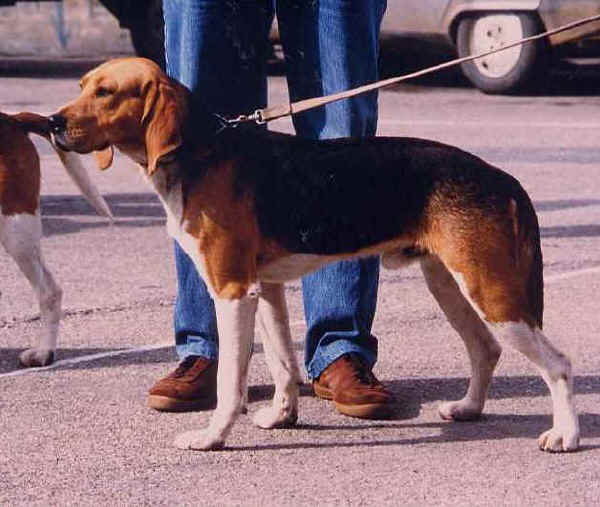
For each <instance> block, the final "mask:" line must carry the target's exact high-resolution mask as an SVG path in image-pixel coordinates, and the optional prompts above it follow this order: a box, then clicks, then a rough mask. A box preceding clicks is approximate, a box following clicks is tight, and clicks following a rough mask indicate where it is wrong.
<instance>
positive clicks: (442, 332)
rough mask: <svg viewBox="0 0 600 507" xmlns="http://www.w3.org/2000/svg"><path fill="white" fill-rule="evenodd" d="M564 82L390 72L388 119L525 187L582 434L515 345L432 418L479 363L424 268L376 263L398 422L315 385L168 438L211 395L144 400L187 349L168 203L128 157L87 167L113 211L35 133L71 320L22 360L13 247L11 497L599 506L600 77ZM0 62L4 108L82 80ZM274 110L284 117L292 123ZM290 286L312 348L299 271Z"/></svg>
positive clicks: (4, 333) (255, 381)
mask: <svg viewBox="0 0 600 507" xmlns="http://www.w3.org/2000/svg"><path fill="white" fill-rule="evenodd" d="M578 75H580V76H582V75H583V74H578ZM552 79H553V80H552V81H551V85H550V87H549V88H548V87H546V91H545V92H543V93H541V92H540V93H536V94H534V95H528V96H527V95H524V96H516V97H492V96H485V95H483V94H481V93H479V92H477V91H475V90H473V89H471V88H469V87H468V86H466V85H465V84H464V82H462V81H458V82H457V81H456V80H455V79H453V78H452V76H451V75H450V76H449V77H448V75H446V77H444V76H442V77H440V78H436V79H431V80H429V81H420V82H419V83H411V84H408V85H404V86H401V87H397V88H395V89H392V90H386V91H384V92H382V93H381V95H380V127H379V133H380V134H382V135H403V136H414V137H425V138H430V139H436V140H439V141H443V142H447V143H450V144H454V145H457V146H460V147H461V148H463V149H467V150H469V151H472V152H474V153H476V154H477V155H480V156H482V157H483V158H485V159H486V160H488V161H490V162H492V163H494V164H496V165H498V166H500V167H502V168H504V169H505V170H507V171H508V172H510V173H511V174H513V175H514V176H516V177H517V178H518V179H519V180H520V181H521V182H522V184H523V186H524V187H525V189H526V190H527V191H528V192H529V193H530V195H531V197H532V199H533V201H534V204H535V207H536V210H537V212H538V213H539V220H540V225H541V235H542V248H543V254H544V268H545V281H546V287H545V296H546V305H545V307H546V310H545V322H544V329H545V332H546V334H547V335H548V337H549V338H550V339H551V340H552V341H553V343H554V344H556V345H557V346H558V347H559V348H560V349H561V350H563V351H564V352H565V353H567V354H568V355H569V356H570V357H571V358H572V361H573V364H574V372H575V392H576V404H577V407H578V410H579V412H580V414H581V433H582V441H581V449H580V450H579V451H578V452H575V453H570V454H546V453H543V452H541V451H539V450H538V449H537V444H536V438H537V436H538V435H539V434H540V433H541V432H543V431H544V430H546V429H547V428H548V427H549V426H550V425H551V402H550V397H549V393H548V389H547V388H546V386H545V384H544V383H543V381H542V380H541V378H540V376H539V375H538V372H537V371H536V370H535V368H534V367H533V366H532V365H531V364H529V363H528V362H527V361H526V360H525V359H524V358H523V357H521V356H520V355H519V354H518V353H516V352H514V351H512V350H510V349H505V350H504V353H503V355H502V358H501V360H500V364H499V366H498V368H497V370H496V375H495V377H494V381H493V383H492V386H491V389H490V398H489V401H488V403H487V405H486V409H485V415H484V416H483V417H482V419H481V420H479V421H475V422H469V423H449V422H446V421H442V420H441V419H440V418H439V417H438V415H437V406H438V404H439V403H440V401H443V400H450V399H458V398H460V397H462V395H463V394H464V392H465V390H466V386H467V380H468V376H469V365H468V360H467V357H466V353H465V351H464V349H463V346H462V343H461V341H460V339H459V338H458V336H456V334H455V332H454V331H453V330H452V329H451V327H450V326H449V324H448V323H447V322H446V320H445V318H444V317H443V315H442V313H441V311H440V310H439V308H437V307H436V304H435V302H434V300H433V298H432V297H431V296H430V295H429V294H428V292H427V290H426V288H425V285H424V281H423V278H422V275H421V274H420V272H419V270H418V267H416V266H415V267H410V268H408V269H406V270H404V271H385V270H383V271H382V276H381V287H380V293H379V302H378V310H377V316H376V320H375V324H374V333H375V334H376V335H377V336H378V338H379V361H378V363H377V365H376V367H375V372H376V374H377V376H378V377H379V378H380V379H381V380H382V381H383V382H384V383H385V384H386V385H387V386H388V387H389V388H390V389H391V390H392V391H393V393H394V395H395V397H396V404H395V409H394V416H393V417H392V419H390V420H386V421H364V420H356V419H350V418H345V417H343V416H341V415H338V414H336V413H335V412H334V410H333V408H332V407H331V406H330V404H329V403H328V402H324V401H320V400H318V399H317V398H315V397H314V396H313V395H312V393H311V389H310V387H309V386H308V384H306V385H305V386H304V387H303V389H302V397H301V400H300V415H299V423H298V425H297V426H296V427H295V428H292V429H285V430H273V431H264V430H259V429H257V428H255V427H254V426H253V425H252V424H251V421H250V418H249V417H248V416H242V417H240V420H239V422H238V423H237V424H236V426H235V427H234V429H233V431H232V434H231V436H230V438H229V440H228V441H227V448H226V449H225V450H223V451H218V452H209V453H203V452H182V451H179V450H177V449H175V448H174V447H173V446H172V441H173V439H174V437H175V435H176V434H177V433H178V432H180V431H185V430H188V429H191V428H198V427H202V426H204V425H205V424H206V423H207V421H208V418H209V413H208V412H197V413H191V414H163V413H158V412H154V411H152V410H150V409H148V408H147V407H146V405H145V403H146V393H147V389H148V388H149V387H150V386H151V385H152V383H153V382H154V381H155V380H156V379H157V378H159V377H160V376H162V375H165V374H166V373H167V372H169V371H170V370H171V369H172V368H174V366H175V365H176V361H175V355H174V350H173V347H172V322H171V315H172V311H173V307H172V305H173V297H174V289H175V274H174V266H173V255H172V243H171V241H170V240H169V239H168V238H167V236H166V233H165V229H164V225H165V218H164V213H163V211H162V208H161V206H160V204H159V202H158V200H157V199H156V197H155V196H154V195H153V194H152V193H151V191H150V189H149V188H148V187H147V186H146V185H145V183H144V182H143V181H142V179H141V177H140V176H139V175H138V173H137V170H136V168H135V167H134V166H133V164H131V163H130V162H129V161H127V160H126V159H124V158H123V157H118V158H117V160H116V163H115V164H114V166H113V168H111V169H110V170H108V171H106V172H104V173H99V172H96V171H94V172H93V177H94V180H95V181H96V182H97V184H98V186H99V187H100V189H101V190H102V192H103V193H104V194H105V195H106V197H107V199H108V202H109V204H110V206H111V208H112V210H113V212H114V214H115V216H116V222H115V224H114V225H109V224H108V223H107V222H106V220H104V219H102V218H100V217H97V216H96V215H95V214H94V213H93V211H92V210H91V209H90V208H89V206H88V205H87V204H86V203H85V202H84V201H83V199H82V198H81V197H80V196H79V195H78V194H77V192H76V189H75V187H74V186H73V184H72V183H71V182H70V181H69V179H68V177H67V176H66V174H65V173H64V171H63V170H62V168H61V167H60V165H59V163H58V161H57V159H56V157H55V156H54V155H53V154H52V152H51V151H50V149H49V148H48V147H47V146H46V145H45V144H44V142H38V141H36V145H37V146H38V147H39V151H40V154H41V157H42V163H43V189H42V191H43V196H42V210H43V225H44V240H43V251H44V255H45V258H46V260H47V263H48V265H49V266H50V268H51V269H52V271H53V273H54V274H55V277H56V278H57V280H58V281H59V283H60V284H61V285H62V287H63V289H64V299H63V307H64V319H63V322H62V327H61V334H60V343H59V351H58V360H59V361H58V362H57V363H56V364H55V365H53V366H52V367H51V368H48V369H45V370H43V369H38V370H23V369H19V368H18V367H17V356H18V354H19V353H20V352H21V351H22V350H23V349H24V348H26V347H27V346H28V345H30V344H33V343H34V342H35V340H36V336H37V333H38V332H39V329H40V326H39V321H38V318H37V315H38V309H37V305H36V301H35V298H34V295H33V294H32V292H31V290H30V288H29V286H28V285H27V283H26V281H25V280H24V278H23V277H22V276H21V275H20V273H19V272H18V271H17V269H16V267H15V265H14V263H13V262H12V260H11V259H9V258H8V256H7V255H6V254H5V253H4V252H0V290H1V291H2V296H1V298H0V505H7V506H8V505H10V506H13V505H44V506H46V505H92V504H94V505H308V504H313V505H314V504H316V505H363V504H364V505H415V506H416V505H461V506H462V505H482V506H483V505H528V506H538V505H539V506H542V505H543V506H559V505H560V506H562V505H564V506H573V505H586V506H587V505H589V506H592V505H598V503H599V499H600V374H599V371H600V340H599V339H598V319H599V317H598V314H599V309H600V306H599V303H598V292H599V290H600V144H599V142H598V133H599V131H600V120H599V119H598V110H599V109H600V98H599V97H598V96H597V93H596V91H595V90H591V89H590V88H591V85H590V83H594V82H595V83H596V84H598V83H599V82H600V80H598V79H597V77H596V78H594V79H596V81H594V80H593V79H592V80H591V81H590V80H589V79H587V78H584V77H582V78H577V79H573V78H572V76H571V77H565V76H564V75H562V74H559V75H556V76H554V78H552ZM0 80H1V83H2V86H1V87H0V110H2V111H7V112H14V111H19V110H32V111H37V112H42V113H50V112H53V111H55V110H56V109H57V108H58V107H59V106H60V105H61V104H63V103H64V102H66V101H67V100H70V99H71V98H73V97H74V96H75V95H76V94H77V92H78V86H77V78H76V77H75V76H74V75H67V76H65V75H59V76H53V77H43V76H41V75H31V76H26V75H19V76H14V75H12V76H11V75H6V74H5V75H3V76H2V77H1V78H0ZM561 80H562V81H561ZM270 84H271V103H272V104H275V103H279V102H282V101H283V100H284V97H285V82H284V79H283V78H282V77H280V76H273V77H271V78H270ZM545 84H548V83H545ZM597 89H598V88H596V90H597ZM272 127H273V128H275V129H278V130H283V131H291V124H290V122H289V121H287V120H282V121H278V122H276V123H275V124H273V126H272ZM86 163H87V164H88V166H89V167H90V169H91V170H92V165H93V164H92V160H91V159H86ZM357 205H360V203H357ZM287 297H288V301H289V304H290V312H291V321H292V332H293V335H294V339H295V344H296V348H297V355H298V358H299V360H302V355H303V353H302V347H303V332H304V330H305V326H304V322H303V313H302V300H301V292H300V285H299V283H298V282H294V283H291V284H289V286H288V287H287ZM249 383H250V405H249V410H250V413H252V412H254V411H255V410H256V409H257V408H258V407H260V406H262V405H263V404H265V403H268V402H269V398H270V397H271V396H272V393H273V389H272V382H271V380H270V378H269V374H268V372H267V369H266V364H265V361H264V357H263V351H262V346H261V343H260V336H258V337H257V342H256V344H255V354H254V357H253V360H252V364H251V369H250V382H249Z"/></svg>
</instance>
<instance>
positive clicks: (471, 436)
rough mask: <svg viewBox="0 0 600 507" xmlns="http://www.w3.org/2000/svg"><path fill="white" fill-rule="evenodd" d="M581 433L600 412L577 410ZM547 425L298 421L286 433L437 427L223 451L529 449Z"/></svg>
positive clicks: (495, 418)
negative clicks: (513, 444) (405, 434)
mask: <svg viewBox="0 0 600 507" xmlns="http://www.w3.org/2000/svg"><path fill="white" fill-rule="evenodd" d="M580 424H581V435H582V438H583V439H586V438H598V437H600V414H595V413H583V414H580ZM550 425H551V416H549V415H547V416H546V415H504V414H489V415H486V416H484V417H482V418H481V419H480V420H479V421H475V422H463V423H457V422H444V421H440V422H435V423H402V424H397V423H392V424H386V423H382V422H377V421H373V422H372V423H361V424H358V425H350V424H344V425H339V426H337V425H328V426H324V425H310V424H299V425H297V426H295V427H293V428H291V429H288V430H287V431H288V434H290V435H291V436H292V437H293V435H294V434H295V433H296V432H298V433H299V432H302V431H306V430H310V431H317V432H319V431H320V432H323V431H335V432H336V433H339V432H340V431H344V430H354V431H356V430H361V429H362V430H368V429H373V430H375V429H378V428H381V429H398V430H403V429H404V430H411V431H412V430H415V429H416V430H419V429H423V430H428V429H429V430H431V429H439V431H440V433H439V434H438V435H427V436H423V437H415V438H400V439H386V440H377V439H376V436H375V435H373V436H372V437H371V438H369V439H361V440H360V441H357V440H350V441H347V442H343V441H342V442H340V441H339V439H338V440H337V441H335V442H322V441H319V442H314V443H312V442H310V443H307V442H298V443H289V444H286V443H281V444H267V445H256V446H235V447H234V446H231V447H226V448H225V449H224V450H225V451H279V450H286V449H287V450H290V449H331V448H340V447H381V446H399V445H415V444H440V443H446V442H448V443H450V442H461V441H464V442H469V441H485V440H504V439H509V438H510V439H514V438H524V439H527V440H529V441H528V442H526V445H529V446H531V448H532V449H536V448H537V441H536V440H537V437H538V436H539V435H540V434H541V433H542V432H544V431H545V430H547V429H548V428H549V427H550ZM596 449H600V445H585V440H584V442H583V445H582V446H581V447H580V449H579V451H578V452H586V451H592V450H596Z"/></svg>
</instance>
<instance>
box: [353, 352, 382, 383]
mask: <svg viewBox="0 0 600 507" xmlns="http://www.w3.org/2000/svg"><path fill="white" fill-rule="evenodd" d="M346 359H347V360H348V361H349V362H350V363H351V364H352V366H353V368H352V370H353V375H354V378H356V379H357V380H358V381H359V382H360V383H361V384H368V385H379V382H378V381H377V379H376V378H375V375H373V372H372V371H371V370H369V368H368V367H367V366H366V364H365V363H364V361H363V360H362V358H361V357H360V356H357V355H356V354H348V355H347V356H346Z"/></svg>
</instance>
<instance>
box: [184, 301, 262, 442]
mask: <svg viewBox="0 0 600 507" xmlns="http://www.w3.org/2000/svg"><path fill="white" fill-rule="evenodd" d="M257 300H258V298H257V297H248V296H245V297H242V298H241V299H223V298H216V299H215V310H216V314H217V325H218V330H219V369H218V371H217V408H216V409H215V411H214V412H213V414H212V416H211V419H210V422H209V424H208V428H207V429H206V430H198V431H188V432H185V433H181V434H179V435H177V437H176V439H175V446H176V447H178V448H180V449H198V450H210V449H219V448H221V447H223V445H224V443H225V438H227V435H228V434H229V432H230V431H231V427H232V426H233V423H234V422H235V420H236V419H237V417H238V415H239V414H240V412H241V411H242V409H243V404H244V396H245V393H244V390H245V389H246V388H247V383H246V378H247V375H248V363H249V360H250V351H251V346H252V337H253V333H254V321H255V316H256V308H257V303H258V301H257Z"/></svg>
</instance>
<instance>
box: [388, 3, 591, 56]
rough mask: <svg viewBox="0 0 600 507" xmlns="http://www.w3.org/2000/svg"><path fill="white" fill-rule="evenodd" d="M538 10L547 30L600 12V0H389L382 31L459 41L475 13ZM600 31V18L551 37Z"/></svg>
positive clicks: (574, 36) (553, 41) (558, 41)
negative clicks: (459, 31) (466, 19)
mask: <svg viewBox="0 0 600 507" xmlns="http://www.w3.org/2000/svg"><path fill="white" fill-rule="evenodd" d="M499 11H511V12H515V11H519V12H524V11H530V12H533V11H535V12H537V14H538V16H539V17H540V20H541V22H542V24H543V26H544V27H545V29H547V30H551V29H554V28H557V27H559V26H561V25H564V24H566V23H570V22H572V21H576V20H577V19H581V18H585V17H589V16H594V15H596V14H600V2H598V0H504V1H501V0H402V1H397V2H388V8H387V12H386V15H385V18H384V20H383V26H382V31H384V32H388V33H396V34H407V35H418V36H427V37H440V38H444V39H446V40H447V41H448V42H450V43H452V44H453V43H454V42H455V40H456V28H457V25H458V21H460V19H461V18H462V17H463V16H465V15H469V14H471V13H473V14H474V13H477V12H499ZM597 32H600V21H598V22H594V23H590V24H588V25H585V26H582V27H579V28H577V29H574V30H570V31H568V32H563V33H561V34H557V35H554V36H551V37H550V38H549V41H550V44H551V45H559V44H563V43H565V42H569V41H572V40H576V39H579V38H582V37H585V36H588V35H590V34H594V33H597Z"/></svg>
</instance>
